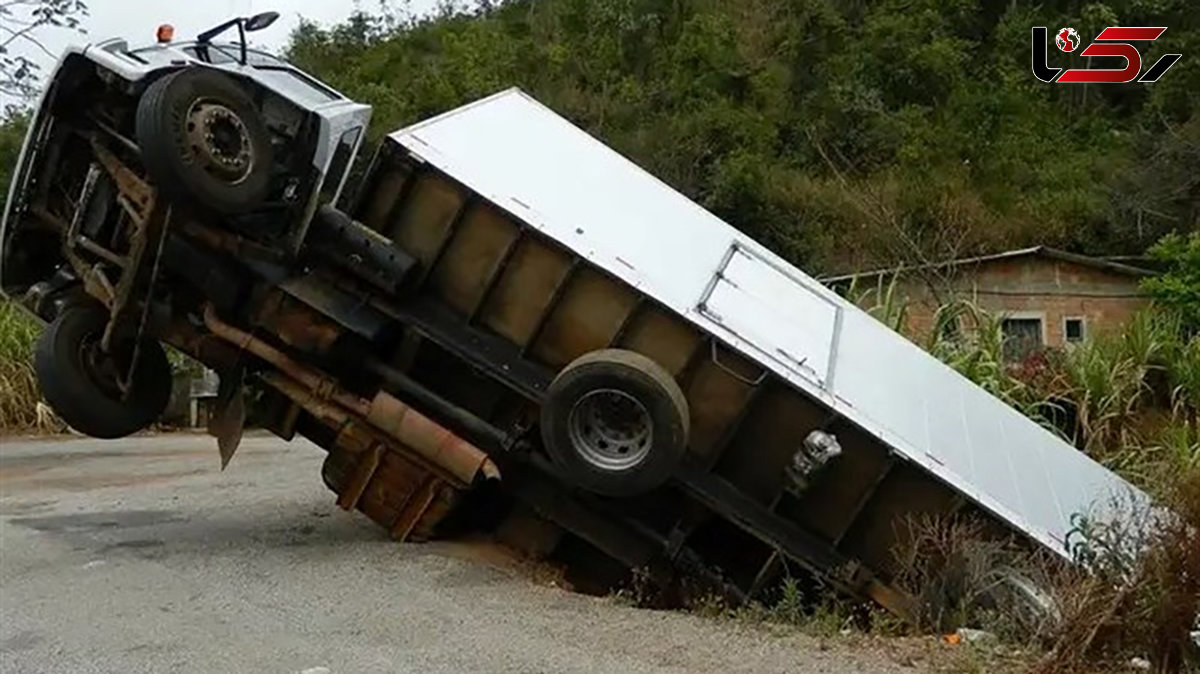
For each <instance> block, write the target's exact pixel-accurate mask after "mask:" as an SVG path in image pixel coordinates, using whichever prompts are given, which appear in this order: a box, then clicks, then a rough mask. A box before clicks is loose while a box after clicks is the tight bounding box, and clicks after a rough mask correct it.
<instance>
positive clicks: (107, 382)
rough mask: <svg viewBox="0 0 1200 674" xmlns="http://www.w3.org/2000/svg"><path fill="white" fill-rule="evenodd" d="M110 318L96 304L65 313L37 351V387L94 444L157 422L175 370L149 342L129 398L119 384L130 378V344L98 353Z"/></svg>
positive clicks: (67, 308)
mask: <svg viewBox="0 0 1200 674" xmlns="http://www.w3.org/2000/svg"><path fill="white" fill-rule="evenodd" d="M107 323H108V312H107V311H105V310H104V308H103V307H101V306H100V305H98V304H95V303H91V302H89V303H76V304H70V305H67V306H65V307H64V308H63V310H62V312H61V313H60V314H59V315H58V317H57V318H55V319H54V321H52V322H51V323H50V325H49V327H47V328H46V331H45V332H43V333H42V336H41V338H40V339H39V340H38V343H37V346H36V348H35V350H34V357H33V366H34V371H35V372H36V373H37V378H38V385H39V386H40V388H41V389H42V395H44V396H45V397H46V401H47V402H48V403H50V407H52V408H53V409H54V411H55V412H56V413H57V414H58V415H59V416H60V417H62V420H63V421H65V422H66V423H67V424H68V425H69V426H70V427H71V428H74V429H75V430H77V431H79V432H80V433H83V434H85V435H90V436H92V437H94V438H105V439H111V438H121V437H124V436H126V435H130V434H131V433H136V432H137V431H140V430H142V429H143V428H145V427H147V426H149V425H150V424H151V423H153V422H154V420H155V419H157V418H158V417H159V416H160V415H161V414H162V412H163V410H164V409H166V406H167V402H168V401H169V400H170V397H171V367H170V364H169V363H168V362H167V356H166V353H164V352H163V349H162V346H161V345H159V343H158V342H155V341H145V342H143V343H142V346H141V349H140V350H139V357H138V363H137V369H136V370H135V371H134V373H133V378H132V382H131V383H130V386H129V390H128V392H127V393H124V394H123V392H122V390H121V386H120V384H119V383H118V382H120V381H121V380H122V379H124V378H125V377H126V376H127V374H128V372H129V365H130V363H131V362H132V361H131V359H132V357H133V341H132V340H115V341H114V344H113V347H112V349H111V352H108V353H106V352H104V351H103V350H102V349H101V348H100V340H101V338H102V337H103V335H104V327H105V325H107Z"/></svg>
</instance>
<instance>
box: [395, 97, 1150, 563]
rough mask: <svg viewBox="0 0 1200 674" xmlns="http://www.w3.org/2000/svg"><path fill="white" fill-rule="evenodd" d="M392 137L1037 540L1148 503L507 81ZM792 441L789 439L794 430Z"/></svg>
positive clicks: (1054, 540)
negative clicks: (1077, 520) (504, 87)
mask: <svg viewBox="0 0 1200 674" xmlns="http://www.w3.org/2000/svg"><path fill="white" fill-rule="evenodd" d="M391 139H392V140H393V141H395V142H397V143H399V144H400V145H401V146H403V147H404V148H405V149H406V150H408V151H409V152H410V153H412V154H413V155H415V156H416V157H418V158H419V159H422V160H424V161H426V162H428V163H429V164H430V165H432V166H434V167H436V168H437V169H439V170H441V171H443V172H444V173H446V174H447V175H449V176H451V177H453V178H454V179H456V180H458V181H460V182H462V183H463V184H464V185H466V186H467V187H469V188H470V189H472V190H474V191H475V192H477V193H478V194H480V195H481V196H483V197H484V198H486V199H488V200H490V201H491V202H492V203H494V204H495V205H497V206H499V207H500V208H503V209H504V210H506V211H508V212H510V213H511V214H512V215H514V216H515V217H517V218H519V219H521V220H522V221H524V222H525V223H526V224H528V225H529V226H530V227H533V228H535V229H537V230H540V231H541V232H543V233H544V234H546V235H547V236H549V237H551V238H553V239H554V240H556V241H558V242H559V243H561V244H562V245H564V246H566V247H567V248H569V249H571V250H573V251H574V252H575V253H576V254H578V255H580V256H582V257H584V258H586V259H587V260H589V261H590V262H592V263H593V264H596V265H598V266H600V267H602V268H604V269H605V270H607V271H608V272H609V273H611V274H613V275H614V276H616V277H618V278H620V279H622V280H624V281H625V282H627V283H629V284H631V285H633V286H634V287H636V288H638V289H639V290H640V291H642V292H644V293H646V294H647V295H649V296H650V297H652V298H654V299H655V300H657V301H659V302H661V303H663V304H664V305H666V306H668V307H670V308H672V309H674V310H675V311H678V312H679V313H680V314H681V315H683V316H684V317H685V318H686V319H688V320H689V321H691V322H692V323H694V324H695V325H697V326H698V327H700V328H701V329H703V330H704V331H706V332H708V333H710V334H712V335H713V336H715V337H717V338H719V339H721V340H722V341H723V342H725V343H727V344H728V345H729V346H731V347H732V348H734V349H736V350H737V351H739V352H740V353H742V354H744V355H746V356H747V357H749V358H751V359H753V360H755V361H756V362H758V363H760V364H761V365H763V366H765V367H766V368H768V369H770V370H771V371H772V372H774V373H775V374H777V375H778V376H780V377H782V378H783V379H785V380H787V381H789V382H791V383H792V384H793V385H795V386H796V387H797V388H799V389H801V390H803V391H805V392H807V393H809V394H811V395H813V396H814V397H816V398H818V399H820V400H821V401H822V402H824V403H825V404H827V405H829V406H830V407H831V408H833V409H834V410H835V411H836V412H837V413H839V414H841V415H843V416H845V417H847V418H848V419H850V420H851V421H853V422H854V423H856V424H858V425H859V426H861V427H863V428H864V429H866V430H867V431H868V432H870V433H872V434H873V435H875V436H876V437H877V438H879V439H880V440H881V441H883V442H884V443H885V444H886V445H888V446H890V447H891V448H892V449H893V450H894V451H895V452H897V453H898V454H899V455H901V456H903V457H904V458H906V459H908V460H909V461H912V462H914V463H916V464H918V465H920V466H922V467H924V468H925V469H926V470H928V471H929V472H930V473H932V474H934V475H936V476H937V477H938V478H940V479H941V480H943V481H944V482H946V483H948V484H949V485H951V486H952V487H953V488H955V489H957V490H958V491H959V492H961V493H962V494H964V495H965V496H967V497H969V498H971V499H972V500H974V501H975V502H976V503H978V504H979V505H980V506H982V507H984V508H985V509H987V510H989V511H991V512H993V513H994V514H996V515H997V516H999V517H1000V518H1002V519H1003V520H1005V521H1007V522H1008V523H1009V524H1010V525H1012V526H1013V527H1015V528H1017V529H1019V530H1021V531H1023V532H1025V533H1026V534H1027V535H1029V536H1031V537H1032V538H1034V539H1035V540H1037V541H1039V542H1041V543H1042V544H1044V545H1045V546H1047V547H1048V548H1050V549H1052V550H1054V551H1056V552H1058V553H1060V554H1063V555H1066V554H1067V550H1066V546H1065V543H1066V539H1067V536H1068V533H1069V532H1070V531H1071V530H1072V528H1073V526H1074V523H1073V522H1072V518H1073V516H1074V515H1075V514H1077V513H1078V514H1085V515H1088V516H1090V517H1096V518H1100V519H1107V518H1110V517H1114V516H1117V515H1118V513H1117V511H1116V510H1115V509H1114V508H1115V507H1118V506H1119V509H1120V510H1121V511H1125V509H1126V508H1127V507H1133V506H1137V507H1139V508H1141V507H1144V506H1145V505H1146V504H1147V503H1148V498H1147V497H1146V496H1145V494H1143V493H1142V492H1140V491H1138V490H1137V489H1136V488H1134V487H1133V486H1132V485H1130V484H1129V483H1127V482H1125V481H1124V480H1123V479H1121V478H1120V477H1119V476H1117V475H1116V474H1114V473H1112V472H1111V471H1109V470H1108V469H1106V468H1104V467H1103V466H1101V465H1100V464H1098V463H1096V462H1095V461H1093V460H1092V459H1090V458H1088V457H1087V456H1086V455H1085V454H1083V453H1082V452H1080V451H1078V450H1077V449H1075V448H1074V447H1072V446H1071V445H1070V444H1068V443H1066V442H1064V441H1063V440H1061V439H1060V438H1058V437H1057V436H1055V435H1054V434H1053V433H1051V432H1050V431H1048V430H1046V429H1044V428H1042V427H1041V426H1039V425H1038V424H1036V423H1034V422H1033V421H1031V420H1029V419H1028V418H1026V417H1025V416H1024V415H1022V414H1020V413H1019V412H1017V411H1016V410H1014V409H1012V408H1011V407H1009V406H1008V405H1006V404H1004V403H1003V402H1002V401H1000V400H998V399H997V398H995V397H993V396H992V395H990V394H988V393H987V392H986V391H984V390H983V389H981V388H980V387H978V386H976V385H975V384H973V383H972V382H970V381H969V380H967V379H966V378H965V377H963V376H962V375H960V374H958V373H957V372H955V371H954V370H952V369H951V368H949V367H947V366H946V365H944V364H943V363H942V362H940V361H939V360H937V359H936V358H934V357H933V356H931V355H929V354H928V353H926V352H925V351H924V350H922V349H921V348H920V347H918V346H916V345H915V344H913V343H912V342H910V341H908V340H907V339H905V338H904V337H902V336H901V335H899V334H897V333H895V332H893V331H892V330H890V329H889V328H887V327H886V326H884V325H883V324H882V323H879V322H878V321H876V320H875V319H874V318H872V317H870V316H869V315H867V314H866V313H865V312H863V311H862V310H860V309H859V308H857V307H856V306H854V305H853V304H852V303H850V302H848V301H846V300H845V299H843V298H842V297H840V296H838V295H837V294H836V293H834V292H833V291H831V290H829V289H828V288H826V287H824V286H822V285H821V284H820V283H818V282H817V281H816V280H814V279H812V278H811V277H809V276H807V275H806V274H804V273H803V272H801V271H800V270H798V269H796V268H795V267H793V266H792V265H790V264H789V263H787V262H786V261H785V260H783V259H781V258H779V257H778V256H776V255H775V254H773V253H771V252H770V251H769V250H767V249H766V248H764V247H763V246H761V245H759V244H758V243H757V242H755V241H754V240H752V239H750V238H749V237H747V236H745V235H744V234H742V233H740V232H738V231H737V230H736V229H734V228H733V227H732V226H730V225H728V224H727V223H725V222H723V221H722V220H720V219H719V218H717V217H716V216H714V215H713V214H711V213H709V212H708V211H706V210H704V209H703V208H701V207H700V206H699V205H697V204H696V203H694V202H692V201H691V200H689V199H688V198H687V197H685V196H683V195H682V194H680V193H678V192H676V191H675V190H673V189H672V188H671V187H669V186H668V185H666V184H664V183H663V182H662V181H660V180H658V179H657V178H655V177H654V176H652V175H650V174H649V173H647V172H645V171H643V170H642V169H641V168H639V167H638V166H637V165H635V164H633V163H632V162H630V161H629V160H627V159H625V158H624V157H622V156H621V155H619V154H617V153H616V152H615V151H613V150H612V149H610V148H608V147H607V146H605V145H604V144H603V143H601V142H599V141H598V140H596V139H595V138H592V137H591V136H589V135H588V134H587V133H586V132H584V131H583V130H581V129H579V128H578V127H576V126H574V125H572V124H571V123H570V122H568V121H567V120H565V119H563V118H562V117H560V116H558V115H557V114H555V113H554V112H553V111H552V110H550V109H548V108H546V107H545V106H543V105H541V104H540V103H538V102H537V101H535V100H534V99H533V98H531V97H529V96H528V95H526V94H525V93H523V92H521V91H520V90H517V89H512V90H509V91H505V92H502V93H499V94H496V95H494V96H491V97H489V98H485V99H483V100H480V101H477V102H475V103H472V104H469V105H466V106H464V107H462V108H459V109H457V110H453V111H451V112H448V113H446V114H444V115H441V116H439V117H435V118H433V119H430V120H428V121H425V122H422V123H420V124H417V125H414V126H412V127H409V128H407V129H403V130H401V131H398V132H396V133H394V134H392V135H391ZM798 440H799V439H798Z"/></svg>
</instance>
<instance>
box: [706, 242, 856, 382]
mask: <svg viewBox="0 0 1200 674" xmlns="http://www.w3.org/2000/svg"><path fill="white" fill-rule="evenodd" d="M714 280H715V282H714V283H713V284H712V286H711V290H710V291H709V293H708V294H707V295H706V296H705V297H704V298H702V299H701V300H700V311H701V313H703V314H704V315H705V316H707V317H708V318H710V319H712V320H714V321H716V322H717V323H719V324H720V325H721V326H722V327H724V328H726V329H727V330H729V331H731V332H734V333H736V334H738V335H740V336H742V337H743V338H745V339H746V340H747V341H749V342H750V343H751V344H753V345H754V346H755V347H756V348H757V349H758V350H759V351H760V352H761V354H762V355H765V356H767V357H768V358H771V359H774V360H776V361H778V362H779V363H780V364H782V365H783V366H784V367H786V368H788V369H789V370H791V371H793V372H795V373H797V374H799V375H801V376H803V377H807V378H809V379H811V380H812V381H813V382H814V383H816V384H818V385H820V386H825V383H826V379H827V377H828V375H829V372H830V360H831V356H832V355H833V338H834V330H835V328H836V325H837V320H838V307H837V305H836V304H834V303H832V302H830V301H829V300H828V299H826V298H824V297H822V296H821V295H819V294H817V293H815V292H813V289H812V288H809V287H808V285H807V284H806V283H804V281H803V280H800V279H797V278H793V277H792V276H790V275H788V274H787V273H786V271H784V270H782V269H778V268H776V267H775V266H773V265H771V264H770V263H768V262H767V261H766V260H764V259H763V258H761V257H759V256H757V255H755V254H754V253H753V252H751V251H748V250H746V249H745V248H742V247H741V246H732V247H731V248H730V249H729V253H728V255H727V257H726V261H725V264H724V265H722V266H721V269H720V270H719V271H718V273H717V274H716V276H715V277H714Z"/></svg>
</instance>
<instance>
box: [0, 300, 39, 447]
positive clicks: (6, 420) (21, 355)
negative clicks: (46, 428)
mask: <svg viewBox="0 0 1200 674" xmlns="http://www.w3.org/2000/svg"><path fill="white" fill-rule="evenodd" d="M39 330H40V328H39V326H38V325H37V324H36V323H35V322H34V321H33V319H31V318H29V317H28V316H27V315H25V314H24V313H22V312H21V310H20V309H18V308H17V307H16V305H14V304H12V303H10V302H5V301H0V430H4V431H9V432H12V431H21V430H29V429H32V428H35V427H36V426H37V425H38V421H39V415H38V402H39V401H40V400H41V394H40V393H39V392H38V387H37V381H36V379H35V378H34V375H33V344H34V342H35V341H36V339H37V335H38V332H39Z"/></svg>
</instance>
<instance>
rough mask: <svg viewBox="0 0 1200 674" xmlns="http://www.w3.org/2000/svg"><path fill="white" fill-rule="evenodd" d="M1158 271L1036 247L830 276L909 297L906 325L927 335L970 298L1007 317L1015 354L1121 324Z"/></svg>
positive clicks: (835, 282)
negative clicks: (939, 318) (940, 313)
mask: <svg viewBox="0 0 1200 674" xmlns="http://www.w3.org/2000/svg"><path fill="white" fill-rule="evenodd" d="M1152 275H1154V272H1153V271H1151V270H1149V269H1146V268H1143V267H1140V266H1135V265H1134V264H1130V263H1126V262H1121V261H1115V260H1111V259H1107V258H1098V257H1088V256H1086V255H1077V254H1074V253H1068V252H1065V251H1061V250H1057V249H1055V248H1049V247H1046V246H1036V247H1033V248H1023V249H1020V250H1011V251H1007V252H1004V253H997V254H994V255H985V256H981V257H972V258H963V259H958V260H950V261H948V262H942V263H937V264H931V265H923V266H911V267H902V268H899V269H878V270H873V271H866V272H859V273H856V274H846V275H842V276H834V277H830V278H825V279H823V281H824V282H825V283H827V284H829V285H832V286H835V287H836V286H846V285H848V284H849V283H851V282H852V281H853V280H854V279H855V278H857V283H858V285H859V287H873V288H874V287H884V288H886V287H887V286H888V285H889V284H890V283H891V282H892V280H893V279H896V289H895V293H896V294H897V295H898V296H899V297H900V298H907V300H908V313H907V316H906V326H905V327H906V330H905V332H906V333H907V334H909V335H915V336H922V337H923V336H925V335H928V334H929V332H930V331H931V330H932V329H933V319H934V313H935V312H936V311H937V308H938V306H940V305H941V304H943V303H945V302H947V301H949V300H951V299H967V300H970V301H972V302H974V303H975V304H976V305H977V306H979V307H980V308H982V309H984V310H986V311H988V312H990V313H992V314H996V315H1000V316H1002V317H1003V319H1002V320H1003V323H1002V326H1003V330H1004V332H1005V335H1006V337H1007V338H1008V340H1007V345H1006V348H1007V349H1008V352H1009V355H1010V357H1013V358H1019V357H1020V356H1021V355H1023V354H1025V353H1028V352H1030V351H1033V350H1036V349H1039V348H1041V347H1047V346H1048V347H1063V346H1066V345H1068V344H1070V343H1072V342H1078V341H1082V340H1084V339H1085V338H1087V337H1088V336H1089V335H1092V334H1098V333H1102V332H1106V331H1113V330H1119V329H1120V328H1121V327H1122V326H1123V325H1124V324H1125V322H1126V321H1128V320H1129V318H1130V317H1132V316H1133V314H1134V313H1136V312H1137V311H1138V310H1139V309H1141V308H1143V307H1145V306H1147V305H1148V304H1149V301H1150V299H1149V297H1148V296H1147V295H1146V293H1144V292H1143V291H1142V290H1141V289H1140V287H1139V282H1140V281H1141V280H1142V279H1143V278H1146V277H1147V276H1152Z"/></svg>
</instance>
